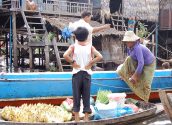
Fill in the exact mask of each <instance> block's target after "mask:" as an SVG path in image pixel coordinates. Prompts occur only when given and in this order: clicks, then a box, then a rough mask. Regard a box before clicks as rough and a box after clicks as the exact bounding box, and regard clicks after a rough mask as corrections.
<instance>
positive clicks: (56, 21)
mask: <svg viewBox="0 0 172 125" xmlns="http://www.w3.org/2000/svg"><path fill="white" fill-rule="evenodd" d="M44 18H45V20H46V21H48V22H49V23H50V24H51V25H54V26H55V27H57V28H58V29H60V30H62V29H63V28H64V27H65V26H68V25H69V23H70V22H75V21H78V20H79V19H80V18H74V17H59V18H50V17H44ZM90 25H91V26H93V27H98V26H101V25H102V24H101V23H99V22H97V21H91V23H90ZM123 34H124V31H117V30H115V29H114V28H110V29H108V30H105V31H102V32H98V33H95V34H93V36H100V35H102V36H105V35H123Z"/></svg>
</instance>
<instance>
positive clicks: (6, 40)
mask: <svg viewBox="0 0 172 125" xmlns="http://www.w3.org/2000/svg"><path fill="white" fill-rule="evenodd" d="M5 43H6V49H5V50H6V72H8V67H9V64H8V54H9V53H8V49H9V48H8V46H9V44H8V43H9V41H8V38H7V33H6V34H5Z"/></svg>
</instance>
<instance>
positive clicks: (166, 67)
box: [162, 62, 170, 69]
mask: <svg viewBox="0 0 172 125" xmlns="http://www.w3.org/2000/svg"><path fill="white" fill-rule="evenodd" d="M162 67H163V68H164V69H170V63H169V62H164V63H163V64H162Z"/></svg>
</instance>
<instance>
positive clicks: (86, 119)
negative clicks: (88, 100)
mask: <svg viewBox="0 0 172 125" xmlns="http://www.w3.org/2000/svg"><path fill="white" fill-rule="evenodd" d="M84 121H89V114H88V113H85V116H84Z"/></svg>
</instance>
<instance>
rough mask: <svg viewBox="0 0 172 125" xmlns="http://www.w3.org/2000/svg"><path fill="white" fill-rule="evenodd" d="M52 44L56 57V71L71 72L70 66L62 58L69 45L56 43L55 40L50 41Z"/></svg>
mask: <svg viewBox="0 0 172 125" xmlns="http://www.w3.org/2000/svg"><path fill="white" fill-rule="evenodd" d="M52 44H53V48H54V52H55V56H56V62H57V64H58V70H59V71H60V72H63V71H71V70H72V67H71V65H70V64H69V63H67V62H66V61H65V59H64V58H63V54H64V52H65V51H66V50H67V49H68V47H69V46H70V44H69V43H63V42H57V41H56V39H55V38H54V39H53V40H52Z"/></svg>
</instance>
